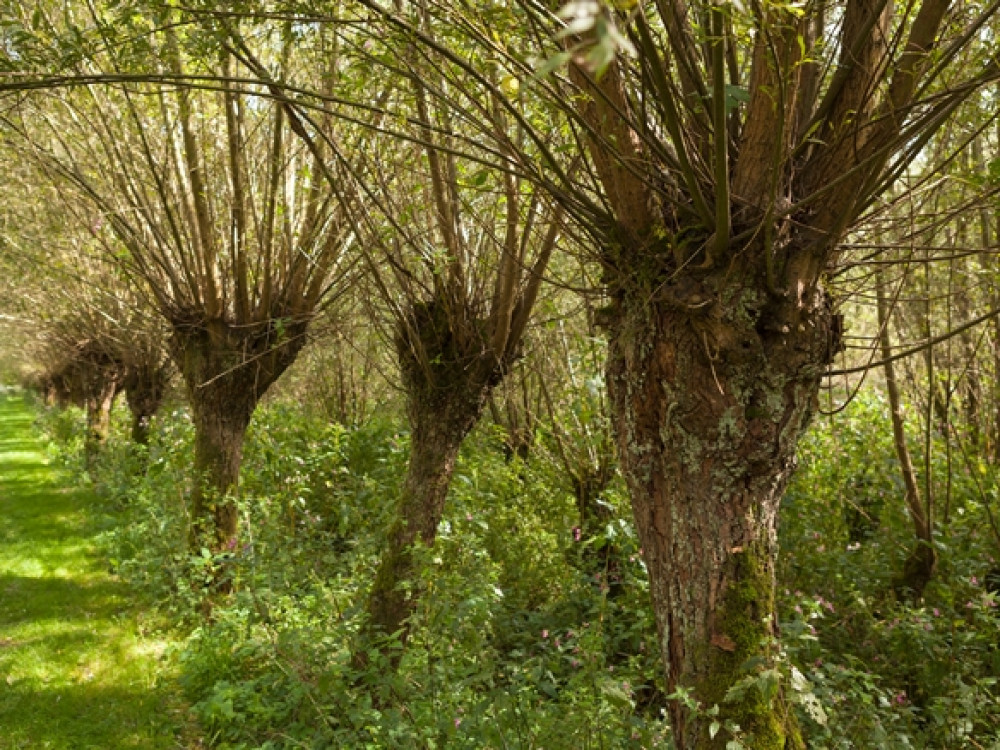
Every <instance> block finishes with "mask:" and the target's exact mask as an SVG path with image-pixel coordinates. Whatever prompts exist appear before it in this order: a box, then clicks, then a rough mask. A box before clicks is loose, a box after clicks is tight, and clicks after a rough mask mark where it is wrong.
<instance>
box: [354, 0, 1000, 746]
mask: <svg viewBox="0 0 1000 750" xmlns="http://www.w3.org/2000/svg"><path fill="white" fill-rule="evenodd" d="M361 4H362V5H363V6H365V7H366V8H367V9H368V10H369V11H370V12H372V13H375V14H378V16H379V17H380V18H381V19H382V21H383V22H384V23H386V24H388V25H389V26H391V27H393V28H396V29H401V30H405V31H406V33H407V34H408V35H409V38H410V39H415V40H417V41H418V43H419V45H420V48H421V50H422V51H423V54H425V55H426V56H427V57H428V58H429V59H431V60H433V61H434V63H435V64H436V65H437V66H438V68H439V69H440V70H442V71H444V75H445V76H446V77H448V79H449V83H450V84H451V86H452V87H453V88H452V89H450V90H449V89H446V88H445V87H437V88H436V89H435V94H436V95H439V96H440V97H442V99H443V100H445V101H447V102H449V103H450V104H451V105H452V108H451V110H450V111H451V112H452V113H453V116H454V117H455V118H456V119H461V120H462V122H463V124H464V126H467V127H469V128H472V129H475V130H477V132H479V133H480V134H481V136H482V137H483V138H484V139H494V138H495V130H496V124H497V123H496V120H495V119H491V118H490V117H489V112H488V111H486V110H485V108H482V109H479V110H477V109H475V108H473V107H470V106H469V105H468V101H470V100H474V99H476V98H477V97H478V98H479V100H481V101H489V100H491V98H493V97H499V98H500V100H501V101H502V103H503V107H501V108H500V109H502V110H503V111H504V113H505V116H506V117H509V118H510V120H511V122H512V123H515V125H516V127H517V128H519V129H520V130H521V132H524V133H527V134H529V136H528V138H527V140H528V141H529V142H532V143H533V144H539V143H544V142H545V136H544V131H545V129H546V127H547V126H548V123H541V124H540V123H538V122H537V121H536V120H535V119H533V118H531V117H530V116H529V115H528V114H526V112H527V110H526V109H525V98H526V96H527V92H528V90H529V89H530V91H531V94H532V95H537V96H539V97H542V98H544V99H545V100H547V101H550V102H555V103H557V104H559V105H560V106H561V109H562V113H563V115H564V118H565V119H564V127H567V128H571V129H572V130H573V132H574V133H576V135H577V137H578V144H579V151H580V152H581V153H583V154H585V155H586V160H587V161H586V163H587V167H588V168H589V175H590V177H591V178H592V179H591V180H590V181H588V180H585V179H582V178H579V177H576V178H574V179H568V178H567V176H566V175H567V172H566V170H565V166H564V164H565V160H564V158H563V157H564V155H563V154H561V153H556V152H549V151H546V150H545V149H543V148H539V149H533V150H531V151H530V152H528V151H522V152H520V153H518V154H515V155H512V156H510V158H509V159H508V160H507V162H506V165H507V166H508V168H510V169H511V170H514V171H517V172H520V173H523V174H525V175H529V176H531V177H532V178H533V179H534V180H536V181H537V182H538V184H541V185H544V186H546V187H547V188H548V189H550V190H551V193H552V195H553V196H554V197H555V198H556V199H557V200H559V201H561V202H562V204H563V205H564V206H565V207H566V209H567V211H568V212H569V213H570V214H571V215H572V216H573V217H574V218H575V219H576V220H578V221H579V222H580V223H581V224H582V226H583V227H585V228H586V229H587V230H588V231H589V232H590V234H591V238H592V244H593V252H594V254H595V257H596V258H597V259H598V260H599V261H600V263H601V264H602V266H603V269H604V283H605V289H606V292H607V295H608V297H609V299H610V304H609V305H608V306H607V307H606V308H605V310H604V311H603V319H604V323H605V325H606V330H607V334H608V338H609V357H608V363H607V381H608V387H609V390H610V396H611V403H612V411H613V421H614V424H615V430H616V433H617V442H618V449H619V454H620V460H621V465H622V469H623V472H624V474H625V476H626V479H627V482H628V485H629V487H630V492H631V496H632V503H633V511H634V515H635V520H636V526H637V530H638V533H639V536H640V539H641V541H642V546H643V551H644V556H645V561H646V565H647V568H648V571H649V576H650V587H651V591H652V599H653V606H654V609H655V614H656V619H657V623H658V628H659V634H660V645H661V653H662V658H663V662H664V665H665V667H666V674H667V682H668V686H669V691H670V692H671V693H673V694H674V699H672V700H671V703H670V715H671V721H672V725H673V729H674V733H675V742H676V744H677V747H680V748H694V747H700V748H703V747H716V746H718V747H723V746H725V744H726V742H727V741H729V740H730V739H732V734H731V731H727V730H723V731H716V730H717V727H719V726H723V727H728V728H729V730H732V729H733V727H734V725H739V727H740V728H741V729H740V732H741V735H742V737H743V741H744V744H745V745H746V746H750V747H758V748H776V747H783V746H789V747H797V746H801V744H802V743H801V739H800V738H799V737H798V733H797V730H796V729H795V727H794V722H792V720H791V719H790V718H789V711H788V708H787V706H786V705H784V701H783V699H782V698H781V691H780V690H779V691H777V692H774V691H771V690H770V689H769V688H768V687H767V686H768V685H769V684H772V685H773V684H774V683H773V679H776V678H774V675H775V673H774V672H773V671H770V670H771V665H772V663H773V652H774V648H773V645H772V644H773V642H774V638H775V636H776V634H777V633H776V626H775V622H774V585H775V584H774V564H775V558H776V555H777V544H776V523H777V517H778V507H779V503H780V498H781V495H782V492H783V490H784V488H785V485H786V483H787V481H788V477H789V475H790V473H791V470H792V468H793V466H794V460H795V450H796V445H797V442H798V439H799V437H800V435H801V434H802V431H803V429H804V428H805V426H806V424H807V423H808V421H809V419H810V417H811V415H812V414H813V412H814V410H815V408H816V407H815V403H816V396H817V392H818V388H819V385H820V380H821V378H822V376H823V372H824V370H825V368H826V367H827V365H828V363H829V362H830V361H831V359H832V357H833V355H834V353H835V352H836V351H837V350H838V348H839V346H840V341H841V331H842V327H843V321H842V319H841V317H840V316H839V315H838V313H837V312H836V300H834V299H831V297H830V295H829V294H828V293H827V291H826V289H825V287H824V275H825V273H826V271H827V269H829V268H830V267H831V266H832V265H834V264H835V263H836V262H837V258H838V255H839V253H840V249H839V247H840V242H841V240H842V239H843V238H844V237H845V234H846V233H847V232H849V231H850V230H852V229H853V228H855V227H857V226H858V224H859V222H860V221H862V220H863V218H864V216H865V214H866V211H868V210H869V209H870V208H871V207H872V205H873V204H875V203H876V202H877V201H878V200H879V196H880V195H882V194H883V193H884V192H885V191H886V190H887V189H888V188H889V186H891V185H893V184H894V182H895V181H896V178H897V176H898V175H900V174H901V173H902V172H903V171H904V170H906V169H908V168H910V167H911V166H914V165H915V160H916V159H917V158H918V157H919V156H920V155H921V154H922V149H923V147H924V146H925V144H926V143H927V142H928V140H929V139H930V138H932V136H933V134H934V133H935V132H936V131H937V130H938V129H939V128H940V127H941V125H942V124H943V123H945V122H946V121H947V120H948V119H949V118H951V117H953V116H954V115H955V114H956V112H957V111H958V110H959V108H960V107H961V105H962V103H963V101H965V100H966V99H967V98H968V97H971V96H976V95H978V94H977V92H978V91H979V90H980V89H981V87H982V86H983V85H984V84H986V83H988V82H990V81H993V80H995V79H996V78H997V77H998V72H1000V67H998V61H997V59H996V56H995V51H991V50H992V48H993V45H994V40H995V35H996V28H995V26H996V11H997V8H998V6H997V4H996V3H985V4H980V3H964V4H958V3H953V2H950V0H922V2H917V3H912V4H909V5H906V6H897V5H893V4H891V3H888V2H886V1H885V0H846V1H845V2H812V1H808V2H805V3H795V4H780V3H751V4H749V5H747V6H743V5H737V4H734V3H726V2H701V1H695V2H685V1H684V0H678V1H673V0H664V1H659V0H658V1H657V2H639V3H634V2H632V3H614V5H613V6H612V5H609V4H603V3H599V2H573V3H570V4H568V5H567V6H565V7H564V8H563V9H562V10H561V12H559V13H556V12H555V8H553V7H552V6H549V5H547V4H545V3H536V2H530V1H522V2H518V3H516V4H513V5H512V6H510V10H509V11H507V10H505V9H504V8H500V7H498V6H493V5H490V6H488V7H480V6H476V5H473V4H466V3H463V4H460V5H459V6H455V5H454V4H450V3H449V4H437V3H434V2H417V3H413V4H405V5H404V4H400V3H384V4H383V3H380V2H377V0H362V2H361ZM506 12H510V13H513V14H514V15H515V16H516V17H517V18H518V19H519V20H520V22H521V29H522V32H523V34H522V37H523V39H519V40H516V42H512V41H511V40H508V39H504V38H502V37H499V36H497V35H495V34H494V33H493V30H492V28H491V25H492V23H493V21H494V20H495V16H496V15H497V14H503V13H506ZM428 14H429V15H431V16H433V17H435V18H437V19H439V20H440V22H442V23H443V22H446V21H447V22H449V23H451V24H452V25H453V26H454V27H455V28H458V29H461V30H462V31H463V32H464V33H465V34H466V35H467V38H471V39H474V40H476V43H477V44H478V46H479V47H478V53H476V54H469V53H468V52H467V50H468V48H469V47H468V42H466V46H465V47H459V46H455V45H451V44H449V43H447V41H446V40H442V39H440V38H436V37H434V36H433V35H430V34H428V33H426V32H425V30H424V29H425V25H426V21H425V17H426V16H427V15H428ZM524 40H530V41H524ZM408 43H410V42H408ZM526 47H527V48H528V49H527V52H526ZM534 60H547V61H548V62H547V63H545V64H544V68H545V70H546V71H548V72H549V73H551V74H552V75H549V76H544V77H541V79H539V77H537V75H536V72H535V67H534V65H535V64H536V63H533V61H534ZM486 65H500V66H503V67H504V68H505V69H506V71H507V75H508V78H509V79H510V80H509V81H508V82H507V85H504V86H497V85H496V84H495V83H494V80H493V79H492V78H491V77H490V76H489V75H488V74H487V73H486V72H485V71H484V67H486ZM517 89H519V91H516V93H515V90H517ZM455 90H458V91H460V92H461V94H462V95H461V96H460V97H458V96H454V95H453V91H455ZM484 123H485V125H484ZM492 142H495V141H492ZM934 166H935V165H934V164H933V163H931V160H926V159H925V160H922V161H920V162H917V163H916V167H919V168H920V169H924V170H929V171H933V169H934ZM914 168H915V167H914ZM748 670H749V671H750V673H749V674H748ZM746 678H748V679H749V682H747V681H745V679H746ZM736 686H739V687H738V689H736V690H734V687H736ZM685 694H686V695H688V696H691V697H693V698H694V700H695V701H697V702H698V703H700V705H701V706H702V709H703V710H702V711H694V712H692V711H691V710H689V708H688V706H687V705H686V701H685V700H683V699H682V695H685ZM775 696H777V698H775ZM713 705H718V706H719V707H720V709H719V713H718V714H717V715H714V716H710V715H709V714H708V713H707V709H709V708H710V707H712V706H713Z"/></svg>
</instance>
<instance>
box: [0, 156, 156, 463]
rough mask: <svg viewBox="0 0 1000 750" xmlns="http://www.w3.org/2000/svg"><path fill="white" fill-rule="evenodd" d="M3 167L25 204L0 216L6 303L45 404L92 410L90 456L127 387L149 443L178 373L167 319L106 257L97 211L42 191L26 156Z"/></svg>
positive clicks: (14, 204)
mask: <svg viewBox="0 0 1000 750" xmlns="http://www.w3.org/2000/svg"><path fill="white" fill-rule="evenodd" d="M4 167H5V170H6V174H7V180H8V184H9V185H10V186H11V187H12V188H14V187H15V186H16V191H15V192H17V193H18V194H19V195H21V196H23V197H24V198H23V199H21V200H11V201H9V202H8V203H7V204H6V206H5V207H4V211H3V215H2V219H0V222H2V226H3V232H2V240H0V268H2V272H3V274H4V276H5V277H6V278H7V279H8V283H13V284H15V285H16V286H15V287H13V288H10V289H5V290H4V291H3V293H0V298H2V304H3V306H4V309H5V310H7V311H10V312H14V313H15V316H14V320H13V321H12V323H14V324H15V325H16V326H17V327H18V328H20V329H22V335H23V337H24V339H25V340H26V341H27V342H28V344H27V346H26V352H27V354H28V356H29V359H30V360H31V365H32V367H33V368H34V369H35V370H36V373H37V374H36V377H35V381H36V382H37V384H38V385H39V386H40V387H41V388H42V390H43V392H44V394H45V396H46V400H48V401H50V402H52V401H56V402H62V403H75V404H77V405H79V406H81V407H84V408H85V409H86V411H87V421H88V431H87V440H86V447H87V451H86V452H87V456H88V457H92V456H93V455H94V454H95V453H96V451H97V449H98V448H99V447H100V445H101V444H102V443H103V442H104V440H105V439H106V437H107V436H108V432H109V428H110V412H111V406H112V404H113V402H114V399H115V397H116V396H118V395H119V394H120V393H121V392H122V391H124V393H125V398H126V400H127V402H128V405H129V409H130V411H131V413H132V427H133V429H132V437H133V439H134V440H135V441H136V442H138V443H145V442H146V439H147V437H148V429H149V422H150V419H151V418H152V417H153V416H154V415H155V414H156V412H157V411H158V409H159V407H160V404H161V403H162V401H163V398H164V395H165V393H166V389H167V387H168V385H169V381H170V379H171V377H172V376H173V374H174V369H173V367H172V365H171V363H170V359H169V356H168V354H167V352H166V342H167V335H168V334H167V330H166V326H165V324H164V322H163V320H162V319H161V318H160V316H159V315H157V314H156V312H155V311H154V310H153V309H152V308H151V307H150V305H149V303H148V302H149V301H148V298H147V297H146V296H144V295H142V294H141V293H140V290H139V289H137V288H136V286H135V284H134V283H131V282H130V280H129V279H128V278H127V277H125V276H124V275H123V274H122V273H121V272H120V269H119V268H118V267H117V265H116V264H113V263H109V262H108V260H107V258H106V257H104V255H103V253H102V252H101V249H100V244H99V243H98V242H97V241H96V240H95V238H94V234H95V232H96V229H95V223H97V222H100V216H99V215H98V214H97V213H95V211H94V210H93V208H92V206H90V205H89V204H87V205H81V204H79V203H77V202H74V201H71V200H68V195H67V194H65V193H64V192H61V191H59V190H57V189H53V188H52V187H51V186H49V187H47V188H46V187H44V183H45V180H44V179H43V178H40V176H39V175H37V174H36V173H35V172H34V170H33V169H32V167H31V165H30V164H29V163H26V162H24V161H23V160H22V161H15V160H10V161H5V163H4ZM36 188H37V189H36Z"/></svg>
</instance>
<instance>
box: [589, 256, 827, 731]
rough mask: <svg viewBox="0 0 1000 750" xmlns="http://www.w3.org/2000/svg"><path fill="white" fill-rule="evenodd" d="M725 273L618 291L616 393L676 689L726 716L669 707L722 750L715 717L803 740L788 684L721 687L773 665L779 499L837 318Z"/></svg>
mask: <svg viewBox="0 0 1000 750" xmlns="http://www.w3.org/2000/svg"><path fill="white" fill-rule="evenodd" d="M729 270H730V272H731V273H730V275H729V276H727V277H725V278H723V277H721V276H720V277H719V278H717V279H711V278H708V279H703V280H702V281H700V282H697V281H693V280H691V279H688V280H686V281H685V282H684V284H683V285H677V286H675V287H669V286H663V287H661V288H660V289H659V290H658V298H653V299H651V298H650V296H649V295H646V294H620V295H619V296H618V297H617V299H616V300H615V304H614V305H613V306H612V308H611V310H610V323H611V325H610V331H609V333H610V342H609V343H610V349H609V359H608V387H609V393H610V396H611V404H612V413H613V418H614V422H615V430H616V434H617V438H618V444H619V451H620V459H621V465H622V470H623V472H624V474H625V477H626V480H627V482H628V484H629V488H630V492H631V496H632V504H633V511H634V514H635V519H636V525H637V531H638V534H639V538H640V541H641V543H642V548H643V554H644V557H645V561H646V565H647V568H648V571H649V578H650V590H651V593H652V599H653V607H654V610H655V615H656V621H657V626H658V630H659V637H660V646H661V651H662V657H663V661H664V664H665V665H666V669H667V684H668V692H669V693H673V692H674V691H676V690H678V689H682V690H684V691H687V692H688V693H689V694H690V695H691V696H692V697H693V698H694V699H695V700H696V701H698V702H699V703H700V705H701V707H702V708H703V709H705V710H709V709H711V708H712V707H713V706H714V705H718V706H719V709H720V711H719V714H718V716H716V717H713V718H709V717H707V716H706V715H704V714H695V713H693V712H691V711H690V710H689V709H687V708H686V707H685V706H684V705H683V703H682V702H681V701H678V700H673V701H671V703H670V706H669V710H670V716H671V722H672V726H673V728H674V733H675V742H676V744H677V747H678V748H682V749H686V748H715V747H719V748H722V747H725V745H726V742H727V741H728V740H731V739H732V736H730V735H729V734H728V732H727V731H725V730H721V731H719V732H718V733H717V734H716V736H715V737H714V738H712V737H710V732H709V726H710V724H711V722H712V721H713V720H718V721H720V722H723V724H724V723H725V722H726V721H731V722H733V723H735V724H738V725H739V726H740V727H741V729H742V731H743V732H744V733H745V734H746V737H745V738H744V740H743V742H744V746H745V747H750V748H768V749H770V748H782V747H800V746H801V745H802V742H801V739H800V738H799V736H798V732H797V729H796V727H795V723H794V721H793V720H792V719H790V718H789V717H790V711H789V709H788V707H787V706H785V705H783V701H782V698H781V694H780V691H778V692H777V693H776V694H774V695H768V694H763V693H761V692H760V691H759V690H758V689H757V688H754V687H750V688H749V689H747V690H746V691H745V692H744V694H743V695H741V696H739V697H736V698H732V699H730V700H726V695H727V692H728V691H729V690H730V688H732V687H733V686H734V685H735V684H737V683H739V682H740V680H741V679H743V678H744V677H747V676H748V673H747V672H746V670H747V669H748V666H747V665H748V664H754V663H756V664H757V665H758V666H751V667H749V669H751V670H753V671H755V672H758V671H760V670H763V669H766V668H768V666H769V664H770V661H771V655H772V654H773V651H772V645H771V644H772V639H773V638H774V636H775V635H776V626H775V621H774V615H775V612H774V587H775V581H774V574H775V560H776V555H777V541H776V525H777V520H778V506H779V502H780V499H781V495H782V492H783V491H784V489H785V485H786V484H787V482H788V479H789V475H790V473H791V471H792V468H793V465H794V458H795V448H796V444H797V441H798V438H799V436H800V434H801V433H802V431H803V429H804V428H805V426H806V424H807V422H808V420H809V418H810V416H811V414H812V412H813V410H814V404H815V400H816V395H817V392H818V388H819V382H820V377H821V372H822V370H823V368H824V366H825V365H826V363H827V362H829V361H830V358H831V357H832V354H833V351H834V350H835V348H836V347H837V346H838V340H837V339H838V336H837V334H836V330H837V327H838V326H837V321H836V318H835V316H834V315H833V314H832V313H831V311H830V309H829V306H828V304H827V302H826V300H825V298H824V297H823V296H822V293H821V292H818V291H817V292H813V293H811V294H810V295H808V296H806V297H805V298H802V299H800V300H798V302H797V303H793V302H792V301H790V300H784V299H781V298H775V297H770V296H768V295H766V294H765V293H764V292H762V291H761V289H762V288H763V287H764V285H763V284H760V285H758V286H756V287H755V286H751V285H750V284H752V283H753V281H752V280H750V279H747V280H746V282H745V283H747V286H740V283H741V282H740V279H741V275H740V273H739V272H737V271H734V270H732V269H729ZM755 659H756V660H757V661H756V662H754V661H752V660H755Z"/></svg>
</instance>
